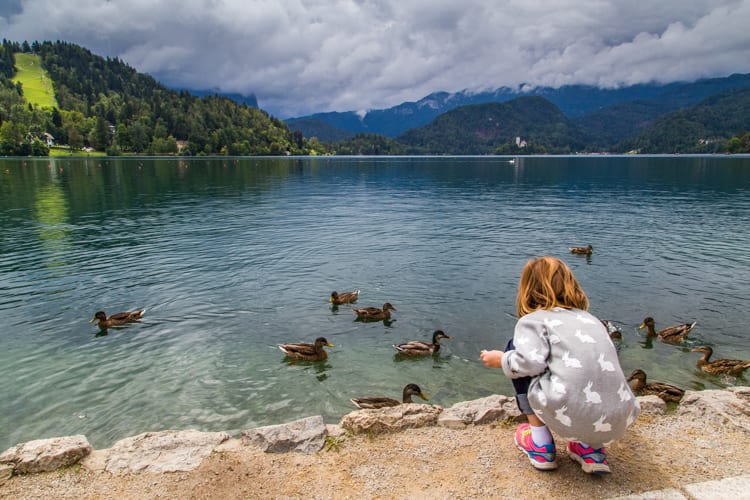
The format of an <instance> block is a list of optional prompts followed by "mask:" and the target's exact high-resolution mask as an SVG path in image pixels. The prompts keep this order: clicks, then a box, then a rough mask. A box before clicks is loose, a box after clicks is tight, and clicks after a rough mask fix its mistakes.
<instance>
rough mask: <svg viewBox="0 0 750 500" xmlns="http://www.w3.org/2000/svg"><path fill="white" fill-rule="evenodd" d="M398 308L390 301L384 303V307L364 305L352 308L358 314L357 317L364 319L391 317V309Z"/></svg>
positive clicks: (374, 319) (372, 319) (375, 319)
mask: <svg viewBox="0 0 750 500" xmlns="http://www.w3.org/2000/svg"><path fill="white" fill-rule="evenodd" d="M395 310H396V308H395V307H393V306H392V305H391V303H390V302H386V303H385V304H383V308H382V309H378V308H377V307H362V308H360V309H352V311H354V314H356V315H357V319H361V320H363V321H377V320H381V319H390V317H391V311H395Z"/></svg>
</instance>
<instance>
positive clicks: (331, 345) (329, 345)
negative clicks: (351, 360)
mask: <svg viewBox="0 0 750 500" xmlns="http://www.w3.org/2000/svg"><path fill="white" fill-rule="evenodd" d="M326 347H336V346H334V345H333V344H331V343H330V342H328V343H327V344H326Z"/></svg>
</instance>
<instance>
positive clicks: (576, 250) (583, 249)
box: [570, 245, 594, 255]
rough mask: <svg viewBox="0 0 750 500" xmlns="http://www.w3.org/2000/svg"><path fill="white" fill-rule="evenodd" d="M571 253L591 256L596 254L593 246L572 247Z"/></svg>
mask: <svg viewBox="0 0 750 500" xmlns="http://www.w3.org/2000/svg"><path fill="white" fill-rule="evenodd" d="M570 253H577V254H581V255H591V254H592V253H594V247H592V246H591V245H588V246H585V247H570Z"/></svg>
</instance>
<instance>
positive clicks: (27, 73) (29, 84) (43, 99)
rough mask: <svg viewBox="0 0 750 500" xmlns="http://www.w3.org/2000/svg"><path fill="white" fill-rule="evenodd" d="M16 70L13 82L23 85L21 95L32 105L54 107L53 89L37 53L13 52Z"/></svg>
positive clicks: (55, 103) (55, 104) (55, 102)
mask: <svg viewBox="0 0 750 500" xmlns="http://www.w3.org/2000/svg"><path fill="white" fill-rule="evenodd" d="M15 59H16V69H17V72H16V74H15V76H14V77H13V79H12V81H13V82H14V83H16V82H20V83H21V85H22V86H23V96H24V97H25V98H26V100H27V101H28V102H30V103H31V104H32V105H36V106H39V107H40V108H55V107H57V100H56V99H55V90H54V88H53V85H52V81H51V80H50V79H49V76H48V75H47V71H45V69H44V68H43V67H42V60H41V58H40V57H39V56H38V55H37V54H24V53H23V52H19V53H17V54H15Z"/></svg>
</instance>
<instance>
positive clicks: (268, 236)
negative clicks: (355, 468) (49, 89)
mask: <svg viewBox="0 0 750 500" xmlns="http://www.w3.org/2000/svg"><path fill="white" fill-rule="evenodd" d="M508 160H509V159H508V158H497V157H481V158H359V157H357V158H320V159H312V158H311V159H275V158H274V159H268V158H264V159H261V158H227V159H194V160H178V159H166V160H164V159H151V158H139V159H135V158H129V159H107V160H101V159H87V160H82V159H76V160H29V159H26V160H13V159H11V160H9V159H2V160H0V209H1V210H0V223H1V227H2V233H1V234H0V256H1V260H0V325H2V326H0V340H1V341H2V350H0V397H2V401H3V411H2V412H0V450H2V449H5V448H7V447H8V446H12V445H13V444H15V443H17V442H22V441H28V440H31V439H38V438H43V437H52V436H61V435H69V434H78V433H80V434H85V435H86V436H87V437H88V439H89V441H90V442H91V443H92V445H94V446H95V447H98V448H103V447H107V446H109V445H111V444H112V443H113V442H114V441H116V440H118V439H120V438H123V437H126V436H129V435H134V434H137V433H140V432H144V431H147V430H163V429H178V428H197V429H201V430H225V431H229V432H233V433H236V432H238V431H239V430H241V429H246V428H250V427H255V426H258V425H267V424H274V423H281V422H285V421H289V420H293V419H296V418H300V417H304V416H309V415H315V414H320V415H323V416H324V417H325V418H326V420H327V421H330V422H335V421H337V420H338V419H339V418H340V417H341V416H342V415H344V414H345V413H347V412H349V411H351V410H353V409H354V407H353V406H352V404H351V403H350V402H349V399H350V398H352V397H360V396H367V395H387V396H392V397H399V396H400V393H401V389H402V388H403V386H404V385H406V383H408V382H415V383H418V384H419V385H420V386H421V387H422V389H423V391H424V392H425V393H426V394H427V395H428V396H429V397H430V401H431V402H433V403H436V404H439V405H442V406H450V405H452V404H454V403H456V402H459V401H464V400H469V399H474V398H478V397H483V396H486V395H489V394H493V393H504V394H509V395H511V394H512V386H511V384H510V383H509V381H508V380H506V379H505V377H504V376H503V374H502V372H501V371H500V370H490V369H487V368H485V367H484V365H483V364H482V363H481V362H480V361H479V359H478V355H479V350H480V349H484V348H500V347H502V346H504V345H505V342H506V340H507V339H508V338H509V337H510V336H512V331H513V325H514V321H515V319H514V316H513V314H514V311H515V308H514V299H515V289H516V284H517V280H518V275H519V272H520V270H521V267H522V266H523V264H524V263H525V262H526V260H527V259H528V258H530V257H533V256H539V255H554V256H558V257H562V258H563V259H564V260H565V261H566V262H568V264H569V265H570V266H571V267H572V268H573V270H574V272H575V273H576V276H577V277H578V279H579V280H580V281H581V283H582V285H583V287H584V289H585V291H586V292H587V294H588V296H589V298H590V300H591V311H592V312H593V313H594V314H596V315H598V316H600V317H602V318H608V319H610V320H613V321H615V322H617V323H618V325H619V326H620V327H621V328H622V330H623V333H624V340H623V341H622V342H621V343H620V344H619V352H620V360H621V364H622V367H623V370H624V371H625V372H627V373H629V372H630V371H632V370H633V369H634V368H643V369H644V370H645V371H646V372H647V373H648V374H649V379H650V380H661V381H665V382H671V383H675V384H678V385H681V386H682V387H685V388H689V389H702V388H716V387H724V386H726V385H732V384H735V385H747V378H739V379H734V378H722V377H711V376H707V375H704V374H702V373H701V372H699V371H697V370H696V368H695V360H696V359H697V358H698V357H699V356H698V354H695V353H691V352H688V348H689V347H691V346H694V345H698V344H703V343H707V344H710V345H712V346H713V347H714V349H715V350H716V353H717V355H718V356H719V357H736V358H742V359H750V345H749V343H748V338H749V337H750V333H749V329H748V326H747V325H748V323H749V321H748V320H750V312H748V309H747V307H746V301H747V297H748V295H750V294H749V293H748V291H749V288H750V287H749V286H748V283H750V252H748V250H747V242H748V241H750V224H748V221H749V220H750V158H747V157H684V156H680V157H673V156H665V157H554V158H536V157H535V158H517V159H516V161H515V162H514V163H511V162H509V161H508ZM589 243H590V244H592V245H593V247H594V254H593V255H591V256H588V257H587V256H576V255H571V254H570V253H569V252H568V247H569V246H572V245H586V244H589ZM354 288H358V289H360V290H361V291H362V293H361V295H360V300H359V302H358V305H359V306H367V305H375V306H378V307H379V306H381V305H382V304H383V302H386V301H389V302H391V303H392V304H393V305H394V306H395V307H396V309H397V311H396V312H395V313H394V314H393V318H392V319H393V321H392V322H390V323H389V324H387V325H386V324H384V323H382V322H377V323H360V322H355V321H354V315H353V314H352V312H351V306H340V307H339V308H338V309H337V310H332V308H331V307H330V305H329V303H328V302H327V299H328V296H329V295H330V293H331V291H332V290H334V289H335V290H339V291H345V290H350V289H354ZM140 307H145V308H146V309H147V312H146V315H145V317H144V320H143V321H142V322H141V323H139V324H133V325H129V326H127V327H123V328H117V329H114V328H112V329H109V331H108V332H107V335H101V332H100V331H99V329H98V328H97V327H96V326H94V325H92V324H89V322H88V320H89V319H90V318H91V317H92V316H93V314H94V312H96V311H97V310H100V309H103V310H105V311H107V312H108V313H114V312H118V311H120V310H126V309H133V308H140ZM645 316H653V317H655V318H656V322H657V328H660V327H666V326H669V325H671V324H675V323H682V322H687V321H693V320H697V321H698V325H697V326H696V328H695V330H694V331H693V333H692V334H691V338H690V339H689V340H688V341H687V343H686V346H683V347H675V346H668V345H664V344H661V343H659V342H653V343H647V342H646V341H645V339H644V338H643V332H642V331H639V330H638V325H639V324H640V323H641V321H642V319H643V318H644V317H645ZM438 328H440V329H443V330H444V331H446V333H448V334H449V335H451V336H453V340H450V341H444V343H443V345H444V348H443V349H442V350H441V352H440V355H439V356H436V357H434V358H428V359H421V360H407V361H401V360H398V359H396V358H395V357H394V352H395V351H394V350H393V348H392V347H391V344H393V343H398V342H402V341H406V340H412V339H429V337H430V335H431V333H432V331H433V330H435V329H438ZM320 335H323V336H325V337H327V338H328V340H329V341H331V342H332V343H334V344H335V347H333V348H331V349H329V350H328V351H329V359H328V360H327V361H326V362H324V363H290V362H288V361H285V360H284V358H283V355H282V354H281V352H280V351H279V350H278V349H277V348H276V344H278V343H282V342H297V341H312V340H313V339H314V338H315V337H317V336H320ZM746 377H747V375H746Z"/></svg>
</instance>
